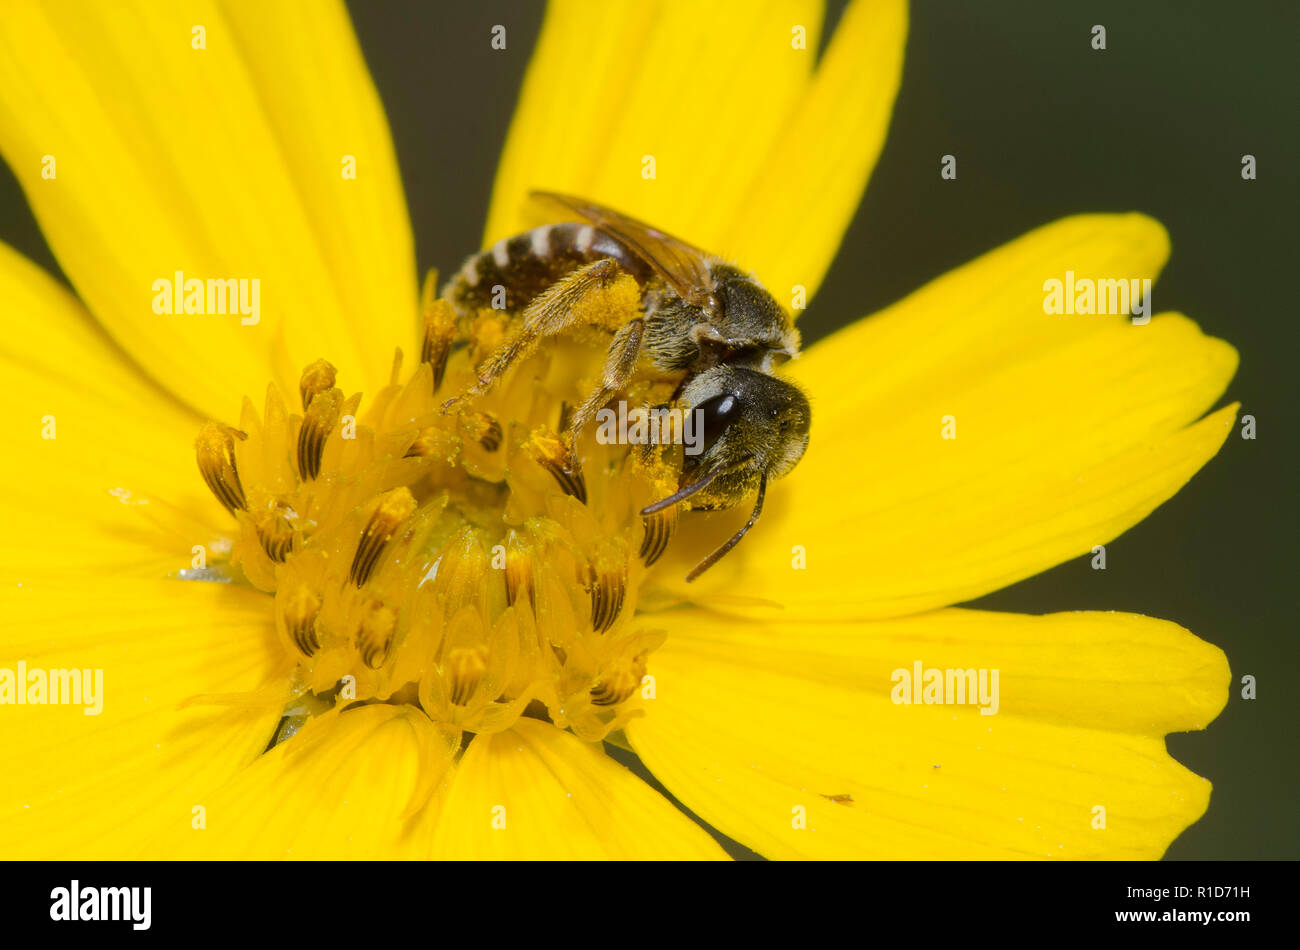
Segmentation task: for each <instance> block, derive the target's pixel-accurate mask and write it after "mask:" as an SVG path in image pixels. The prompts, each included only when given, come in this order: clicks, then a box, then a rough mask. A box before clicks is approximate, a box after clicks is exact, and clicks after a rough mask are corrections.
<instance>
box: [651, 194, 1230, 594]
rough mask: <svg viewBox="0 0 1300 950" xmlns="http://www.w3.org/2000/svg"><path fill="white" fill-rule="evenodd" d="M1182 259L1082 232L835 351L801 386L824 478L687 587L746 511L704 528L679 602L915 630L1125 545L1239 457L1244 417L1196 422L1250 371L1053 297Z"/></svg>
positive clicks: (935, 288)
mask: <svg viewBox="0 0 1300 950" xmlns="http://www.w3.org/2000/svg"><path fill="white" fill-rule="evenodd" d="M1167 247H1168V246H1167V243H1166V240H1165V236H1164V231H1163V229H1161V228H1160V226H1159V225H1158V224H1157V223H1155V222H1154V221H1151V220H1150V219H1148V218H1144V217H1142V216H1140V215H1128V216H1109V215H1096V216H1085V217H1078V218H1069V219H1066V220H1064V221H1061V222H1058V223H1056V224H1054V225H1050V226H1048V227H1045V228H1043V229H1041V230H1039V231H1035V232H1033V233H1032V234H1029V235H1027V236H1026V237H1024V238H1021V239H1020V240H1018V241H1015V242H1013V243H1012V244H1010V245H1008V246H1006V247H1004V248H1002V249H1000V250H998V251H995V252H993V253H991V254H989V255H986V256H985V257H983V258H980V259H979V260H977V261H975V262H974V263H972V264H969V265H967V266H966V267H963V268H961V269H960V270H958V271H955V272H954V273H952V274H949V275H947V276H945V277H943V278H941V279H939V280H937V281H935V282H934V283H932V284H930V285H928V286H927V287H925V288H923V289H921V290H920V291H917V292H916V293H915V294H913V295H912V296H910V297H908V298H907V299H905V300H903V301H901V302H900V303H898V304H895V305H894V306H892V307H890V308H889V309H887V310H885V311H884V312H883V313H881V314H879V315H877V316H875V317H872V318H871V319H869V320H864V321H861V322H859V323H857V324H855V325H853V326H851V327H849V328H847V329H845V330H842V331H840V332H839V333H836V334H834V335H833V336H831V337H829V338H827V339H826V340H824V341H822V342H820V343H818V344H817V345H816V346H815V347H813V348H812V349H811V351H810V352H809V353H808V354H807V357H806V358H805V359H803V360H801V361H799V363H798V364H797V371H796V372H795V373H794V375H795V376H796V377H797V378H798V379H799V380H800V381H801V382H802V383H803V384H804V385H805V386H806V387H807V389H808V391H809V394H810V399H811V401H812V404H813V426H812V441H811V444H810V447H809V449H808V453H807V455H806V456H805V458H804V460H803V461H802V462H801V463H800V465H799V467H798V468H796V469H795V471H794V472H793V473H792V474H791V475H790V476H789V477H788V478H787V479H785V480H784V481H782V482H780V483H777V484H776V485H775V486H774V487H773V489H772V490H771V491H770V492H769V504H768V508H767V510H765V512H764V514H763V517H762V520H761V521H760V522H759V523H758V526H757V527H756V528H755V530H754V531H753V532H751V534H750V537H749V538H747V539H746V540H745V542H744V543H743V544H741V545H740V546H739V547H738V548H737V550H736V552H735V553H734V554H733V555H731V556H730V557H728V558H726V559H724V560H723V561H722V562H721V563H719V565H718V566H717V567H715V568H714V569H713V570H712V571H710V572H709V573H708V574H705V575H704V576H703V577H702V578H701V579H700V580H699V581H698V582H696V584H694V585H692V586H691V587H684V586H683V585H681V584H680V583H679V582H678V581H677V580H676V578H677V577H679V576H680V573H681V567H682V564H683V563H685V561H686V560H688V559H690V558H693V557H696V556H698V555H699V554H700V553H701V551H702V550H704V549H705V548H706V547H708V546H712V545H716V543H717V541H718V538H719V537H725V536H726V533H727V532H728V531H729V530H730V529H731V526H732V523H733V522H734V521H735V520H737V519H738V518H742V517H743V516H744V515H745V514H747V512H733V513H731V515H730V520H727V519H708V518H702V519H697V518H693V519H689V523H688V524H687V526H686V529H685V530H684V531H683V532H681V534H682V536H683V540H682V542H681V543H680V544H679V546H678V549H677V551H676V552H675V554H674V557H676V558H678V559H679V563H676V564H672V565H666V566H667V567H671V568H672V570H671V571H670V572H668V573H667V574H666V575H665V576H666V579H667V580H666V582H667V583H669V584H673V585H676V587H675V589H676V590H678V591H681V592H682V593H684V594H686V595H688V596H691V597H693V598H696V599H697V600H698V601H699V602H700V603H704V602H706V601H707V602H710V603H711V604H713V605H714V606H716V607H717V608H718V609H723V610H731V609H735V610H741V611H744V612H746V613H759V614H761V615H763V616H773V609H772V607H771V606H762V605H759V604H757V603H753V602H746V601H744V600H743V599H741V598H739V597H736V596H735V595H752V594H755V593H760V592H761V596H762V597H764V598H766V599H767V601H768V602H769V604H770V603H772V602H776V603H779V604H781V605H784V606H785V607H786V608H787V610H790V611H794V612H795V613H794V614H791V615H798V616H806V617H878V616H894V615H900V614H905V613H914V612H917V611H921V610H926V609H930V608H933V607H938V606H943V605H946V604H952V603H957V602H960V601H963V600H968V599H971V598H974V597H978V596H980V595H981V594H984V593H987V592H989V591H993V590H997V589H998V588H1001V587H1004V586H1006V585H1008V584H1011V583H1014V582H1015V581H1018V580H1020V579H1022V578H1025V577H1029V576H1031V575H1033V574H1036V573H1038V572H1040V571H1043V570H1046V569H1047V568H1049V567H1052V566H1053V565H1056V564H1059V563H1060V562H1062V561H1064V560H1067V559H1069V558H1071V557H1075V556H1078V555H1081V554H1086V553H1088V552H1090V551H1091V549H1092V548H1093V547H1094V546H1095V545H1098V544H1105V543H1107V542H1109V541H1111V540H1112V539H1113V538H1115V537H1116V536H1117V535H1119V534H1122V533H1123V532H1124V531H1126V530H1127V529H1128V528H1130V527H1132V526H1133V525H1134V524H1136V523H1137V522H1139V521H1141V520H1142V519H1143V518H1144V517H1146V515H1147V514H1148V513H1149V512H1150V511H1151V510H1152V509H1153V508H1155V507H1156V506H1157V505H1159V504H1160V503H1161V502H1163V501H1165V500H1166V499H1167V498H1169V497H1170V496H1172V495H1173V494H1174V493H1175V492H1176V491H1177V490H1178V489H1179V488H1181V487H1182V486H1183V485H1184V484H1185V483H1186V482H1187V480H1188V479H1189V478H1191V477H1192V475H1193V474H1194V473H1195V472H1196V471H1197V470H1198V469H1199V468H1200V467H1201V466H1202V465H1204V464H1205V462H1206V461H1208V460H1209V459H1210V458H1212V457H1213V456H1214V454H1215V453H1216V452H1217V451H1218V449H1219V447H1220V446H1221V445H1222V443H1223V440H1224V439H1225V438H1226V437H1227V435H1228V433H1229V432H1230V429H1231V425H1232V420H1233V416H1234V412H1235V408H1236V407H1235V405H1234V406H1228V407H1226V408H1224V409H1222V410H1220V411H1218V412H1216V413H1214V414H1213V415H1211V416H1208V417H1207V418H1205V419H1203V420H1201V421H1200V422H1198V423H1196V424H1194V425H1189V423H1192V422H1193V421H1194V420H1196V419H1197V418H1198V417H1199V416H1200V415H1201V413H1203V412H1204V411H1205V410H1206V409H1208V408H1209V407H1210V406H1211V405H1212V404H1213V403H1214V401H1215V400H1216V399H1217V398H1218V396H1219V394H1220V393H1222V391H1223V389H1224V387H1225V386H1226V385H1227V382H1228V380H1229V379H1230V378H1231V377H1232V374H1233V372H1234V370H1235V368H1236V364H1237V355H1236V351H1235V350H1233V349H1232V347H1231V346H1229V345H1228V344H1226V343H1224V342H1223V341H1221V340H1217V339H1214V338H1211V337H1206V336H1204V335H1203V334H1202V333H1201V332H1200V330H1199V329H1198V328H1197V327H1196V325H1195V324H1194V323H1192V322H1191V321H1189V320H1187V319H1186V318H1185V317H1182V316H1180V315H1177V314H1168V313H1167V314H1158V315H1156V316H1155V317H1154V318H1152V319H1151V322H1150V323H1149V324H1146V325H1135V324H1133V323H1131V322H1130V321H1129V320H1128V319H1127V318H1126V317H1123V316H1075V315H1060V316H1055V315H1052V316H1049V315H1046V314H1044V313H1043V296H1044V294H1043V291H1042V285H1043V282H1044V281H1045V280H1046V279H1048V278H1051V277H1057V278H1058V279H1061V278H1064V276H1065V271H1066V270H1067V269H1072V270H1074V271H1075V273H1076V274H1077V275H1078V276H1080V277H1082V276H1084V275H1092V276H1094V277H1097V276H1104V277H1151V278H1154V277H1155V274H1156V272H1157V271H1158V270H1159V268H1160V266H1161V264H1162V263H1163V261H1164V258H1165V256H1166V253H1167ZM1157 293H1158V291H1157ZM948 425H950V426H951V429H949V433H950V434H955V438H945V437H944V435H945V427H946V426H948ZM742 507H743V506H742ZM729 562H730V563H729ZM801 564H802V565H806V566H805V567H800V565H801ZM695 588H699V589H698V590H696V589H695ZM724 594H725V595H731V596H732V597H733V598H734V599H733V600H717V599H716V596H717V595H724ZM711 596H712V597H715V599H714V600H710V597H711Z"/></svg>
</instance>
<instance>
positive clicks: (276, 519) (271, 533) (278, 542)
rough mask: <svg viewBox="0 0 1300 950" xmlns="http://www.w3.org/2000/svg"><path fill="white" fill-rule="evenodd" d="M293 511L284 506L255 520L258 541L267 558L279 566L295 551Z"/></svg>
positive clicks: (271, 510) (273, 509)
mask: <svg viewBox="0 0 1300 950" xmlns="http://www.w3.org/2000/svg"><path fill="white" fill-rule="evenodd" d="M293 514H294V512H293V509H292V508H290V507H288V506H287V505H284V504H277V505H276V506H275V507H274V508H270V509H267V510H266V511H263V512H261V513H260V514H259V515H258V516H257V517H256V518H255V524H254V527H255V528H256V529H257V539H258V540H259V541H261V542H262V550H264V551H265V552H266V556H267V557H269V558H270V559H271V560H272V561H274V562H275V563H277V564H283V563H284V559H285V558H286V557H288V556H289V554H290V553H291V552H292V551H293Z"/></svg>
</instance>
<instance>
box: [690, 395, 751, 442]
mask: <svg viewBox="0 0 1300 950" xmlns="http://www.w3.org/2000/svg"><path fill="white" fill-rule="evenodd" d="M693 412H695V413H698V415H696V417H695V418H696V420H697V423H696V424H697V425H702V426H703V429H704V449H703V450H704V451H705V452H707V451H708V450H709V449H710V448H712V447H713V443H715V442H717V441H718V438H719V437H720V436H721V435H722V433H723V432H724V431H725V430H726V428H727V426H729V425H731V423H733V422H735V421H736V420H737V419H739V418H740V398H739V397H738V396H736V395H735V394H733V393H721V394H720V395H717V396H711V397H709V398H708V399H706V400H704V402H702V403H700V404H699V405H698V406H696V407H695V409H694V410H693Z"/></svg>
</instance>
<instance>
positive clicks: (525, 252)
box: [443, 192, 811, 581]
mask: <svg viewBox="0 0 1300 950" xmlns="http://www.w3.org/2000/svg"><path fill="white" fill-rule="evenodd" d="M532 196H533V197H534V198H540V199H546V200H549V201H551V202H553V203H555V204H557V205H559V206H560V207H561V208H563V209H564V213H565V216H566V217H570V218H577V219H578V220H577V221H576V222H568V223H559V224H548V225H544V226H542V227H539V228H535V229H533V230H532V231H528V232H526V233H524V234H520V235H516V236H515V237H511V238H505V239H503V240H501V241H498V242H497V243H496V244H495V245H494V246H493V247H491V248H489V249H487V250H484V251H481V252H479V253H478V254H475V255H473V256H471V257H470V258H469V259H468V260H467V261H466V262H465V264H464V266H463V267H462V268H461V270H460V272H459V273H458V274H457V275H456V276H455V277H454V278H452V280H451V281H450V282H449V283H448V284H447V286H446V288H445V289H444V291H443V296H444V297H445V298H446V299H448V300H449V301H450V302H451V303H452V305H453V307H454V308H455V309H456V311H457V313H458V314H460V315H462V316H464V315H466V314H472V313H474V312H476V311H477V310H479V309H480V308H484V307H488V306H491V305H492V297H493V294H494V292H496V293H499V291H500V289H501V288H504V289H505V291H506V296H507V304H506V309H507V310H509V311H512V312H522V315H523V316H522V322H521V325H520V326H519V328H518V332H517V333H516V334H515V335H514V337H513V338H512V339H510V340H509V341H508V342H507V343H505V344H504V345H502V346H501V347H500V348H499V349H498V350H497V351H495V352H494V353H492V354H491V355H490V356H489V357H488V358H487V359H486V360H485V361H484V362H483V363H482V364H481V365H480V367H479V368H478V382H477V384H476V385H475V386H474V387H473V388H472V389H470V390H469V391H468V392H466V393H464V394H463V395H462V396H460V397H457V398H456V399H453V400H449V401H448V403H447V405H448V406H450V405H452V404H454V403H455V402H457V401H459V400H460V399H465V398H469V397H472V396H474V395H478V394H481V393H483V392H486V391H487V390H488V389H489V388H490V387H491V386H492V385H493V384H494V383H495V382H496V381H497V380H498V379H500V378H501V376H502V375H503V374H504V373H505V372H506V371H507V370H508V369H509V368H510V367H511V366H512V365H513V364H514V363H515V362H516V361H518V360H519V359H520V358H522V357H525V356H527V355H529V354H530V353H531V352H532V351H533V350H534V349H535V348H536V347H537V346H538V345H539V344H540V343H542V342H543V341H544V340H545V339H547V338H548V337H552V336H555V335H557V334H561V333H564V332H565V331H567V330H570V329H573V328H574V327H575V325H576V319H577V318H575V317H574V315H573V308H574V304H575V302H576V301H578V300H580V299H582V297H583V296H584V295H585V294H588V293H591V292H592V291H594V290H597V289H600V288H604V287H607V286H609V285H610V284H611V283H612V282H613V281H614V280H616V279H617V278H618V277H619V276H620V275H621V274H628V275H630V276H631V277H632V278H633V279H635V280H636V282H637V285H638V286H639V287H640V290H641V313H640V315H639V316H637V317H635V318H634V319H632V320H629V321H628V322H627V323H626V324H624V325H623V326H621V327H620V328H619V329H618V330H617V331H615V332H614V333H613V338H612V340H611V342H610V345H609V350H608V354H607V356H606V360H605V367H604V373H603V375H602V380H601V383H600V384H599V385H598V386H597V387H596V388H595V389H594V390H593V391H592V393H591V395H590V396H589V397H588V398H587V399H586V401H585V402H583V404H582V405H581V406H580V407H578V408H577V409H576V411H575V412H574V413H573V415H572V416H571V417H570V420H569V438H568V444H569V445H570V446H574V445H576V439H577V435H578V433H580V432H581V431H582V429H583V427H584V426H586V424H587V423H588V422H590V421H591V420H592V419H593V418H594V417H595V415H596V413H597V412H598V411H599V410H600V409H601V408H602V407H603V406H604V405H605V404H606V403H607V402H609V400H610V399H611V398H613V397H614V395H616V394H617V393H618V392H619V391H620V390H622V389H623V388H625V387H626V386H627V384H628V383H629V381H630V380H631V378H632V376H633V373H634V371H635V369H636V367H637V363H638V361H639V360H640V359H641V357H642V355H643V354H644V355H645V356H646V357H648V359H649V361H650V362H651V363H652V364H653V366H654V368H655V369H656V370H659V371H661V372H664V373H674V374H675V373H680V374H682V376H681V382H680V384H679V385H678V386H677V389H676V391H675V393H674V396H673V402H674V406H675V407H676V408H679V409H681V410H683V411H684V412H685V411H690V412H693V413H695V414H696V416H695V418H696V419H698V420H699V421H700V422H701V424H702V427H703V440H702V450H701V451H700V452H699V453H698V454H696V455H688V456H686V458H685V461H684V462H683V465H682V471H681V475H680V479H679V483H678V490H677V491H675V492H673V493H672V494H671V495H669V496H668V497H666V498H663V499H661V500H660V501H657V502H655V503H654V504H652V505H649V506H647V507H646V508H644V509H642V511H641V514H642V515H643V516H650V515H653V514H655V513H657V512H660V511H663V510H665V509H668V508H670V507H672V506H674V505H681V506H682V508H683V509H688V510H717V509H725V508H731V507H733V506H735V505H737V504H739V503H740V502H741V501H742V500H743V499H745V498H747V497H748V496H750V495H751V494H754V495H755V501H754V508H753V512H752V514H751V515H750V517H749V520H748V521H747V522H746V523H745V525H744V526H743V527H742V528H741V529H740V530H739V531H737V532H736V533H735V534H734V535H732V536H731V537H730V538H729V539H728V540H727V541H726V542H725V543H723V544H722V545H721V546H720V547H718V548H717V549H716V550H715V551H714V552H713V553H712V554H710V555H708V556H707V557H706V558H704V560H702V561H701V562H700V563H699V564H698V565H696V566H695V567H694V568H693V569H692V570H691V572H690V573H689V574H688V575H687V578H686V579H687V580H688V581H690V580H694V579H695V578H696V577H698V576H699V575H700V574H702V573H703V572H704V571H705V570H707V569H708V568H709V567H711V566H712V565H714V564H715V563H717V561H718V560H719V559H720V558H721V557H722V556H723V555H725V554H726V553H727V552H729V551H730V550H731V549H732V548H734V547H735V546H736V545H737V544H738V543H739V542H740V540H741V538H743V537H744V536H745V534H746V532H748V531H749V529H750V528H752V527H753V526H754V523H755V522H756V521H757V520H758V517H759V515H760V514H761V513H762V510H763V498H764V495H765V493H766V490H767V483H768V480H769V479H774V478H779V477H780V476H782V475H784V474H786V473H787V472H789V471H790V470H791V469H793V468H794V466H795V465H796V464H797V463H798V462H799V460H800V458H802V457H803V454H804V450H805V449H806V448H807V446H808V430H809V425H810V422H811V411H810V408H809V405H808V399H807V397H806V396H804V394H803V393H802V392H801V391H800V390H799V388H798V387H796V386H794V385H793V384H791V383H789V382H787V381H785V380H783V379H780V378H779V377H777V376H775V375H773V371H774V369H775V367H777V366H778V365H780V364H781V363H784V362H785V361H787V360H789V359H790V358H791V357H793V356H795V355H796V354H797V353H798V351H799V333H798V331H797V330H796V329H795V327H794V324H793V322H792V321H791V319H790V317H789V316H788V315H787V314H786V312H785V311H784V310H783V309H782V308H781V306H780V304H778V303H777V302H776V300H775V299H774V298H773V297H772V295H771V294H770V293H769V292H768V291H767V290H765V289H764V288H763V286H762V285H761V284H759V282H758V281H757V280H756V279H755V278H754V277H753V276H751V275H749V274H747V273H745V272H744V271H742V270H740V269H739V268H737V267H735V266H733V265H731V264H729V263H727V262H725V261H723V260H722V259H721V258H719V257H717V256H716V255H713V254H709V253H707V252H705V251H702V250H700V249H699V248H697V247H694V246H692V245H690V244H688V243H686V242H685V241H682V240H680V239H678V238H675V237H673V236H672V235H669V234H665V233H664V232H663V231H660V230H659V229H657V228H654V227H651V226H650V225H648V224H645V223H643V222H641V221H638V220H636V219H634V218H630V217H628V216H627V215H624V214H621V213H619V212H617V211H613V210H611V209H609V208H606V207H603V206H601V205H598V204H595V203H594V202H590V201H584V200H582V199H580V198H574V197H570V196H567V195H560V194H555V193H552V192H533V193H532ZM664 543H666V540H665V541H664ZM661 550H662V548H661V549H660V551H661ZM644 553H645V551H644V550H643V554H644ZM658 553H659V552H655V553H654V557H657V556H658ZM648 560H653V557H651V558H648Z"/></svg>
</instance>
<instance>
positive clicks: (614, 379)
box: [567, 318, 645, 464]
mask: <svg viewBox="0 0 1300 950" xmlns="http://www.w3.org/2000/svg"><path fill="white" fill-rule="evenodd" d="M644 335H645V321H644V320H642V319H640V318H637V319H636V320H632V321H630V322H628V323H625V324H624V325H623V326H622V327H621V328H620V329H619V331H618V332H617V333H615V334H614V339H613V340H612V341H611V342H610V344H609V353H608V355H607V356H606V357H605V375H604V376H603V377H602V378H601V381H600V385H599V386H597V387H596V388H595V389H594V390H592V393H591V395H590V396H588V397H587V401H586V402H584V403H583V404H582V405H581V406H579V407H578V409H577V411H576V412H574V413H573V416H572V418H571V419H570V420H569V434H568V438H567V441H568V444H569V455H570V457H571V458H572V459H573V461H574V464H576V463H577V445H578V438H579V436H581V435H582V430H583V429H584V428H585V427H586V425H587V423H588V422H590V421H591V420H592V419H594V418H595V417H596V413H597V412H599V411H600V408H601V406H603V405H605V403H607V402H609V400H610V398H611V397H612V396H613V395H614V394H615V393H616V392H618V391H619V390H620V389H622V388H624V387H625V386H626V385H627V384H628V381H629V380H630V379H631V378H632V373H633V372H634V371H635V370H636V362H637V358H638V357H639V356H640V355H641V340H642V337H643V336H644Z"/></svg>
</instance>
